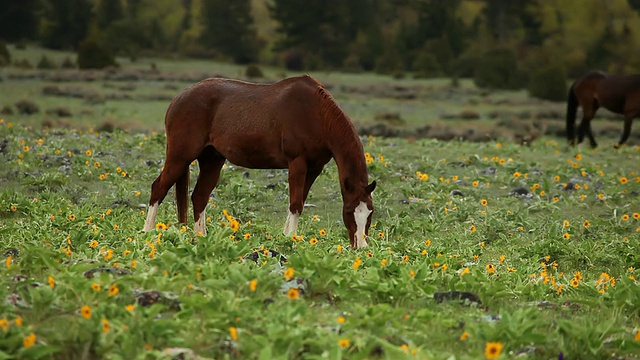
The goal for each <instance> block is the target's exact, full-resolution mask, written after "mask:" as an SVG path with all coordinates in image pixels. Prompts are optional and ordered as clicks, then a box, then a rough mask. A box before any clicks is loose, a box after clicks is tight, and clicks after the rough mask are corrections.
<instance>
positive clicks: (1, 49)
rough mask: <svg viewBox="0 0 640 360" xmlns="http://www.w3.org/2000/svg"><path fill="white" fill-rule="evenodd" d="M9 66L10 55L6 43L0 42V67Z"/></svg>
mask: <svg viewBox="0 0 640 360" xmlns="http://www.w3.org/2000/svg"><path fill="white" fill-rule="evenodd" d="M9 64H11V53H10V52H9V49H8V48H7V43H5V42H4V41H1V40H0V67H1V66H7V65H9Z"/></svg>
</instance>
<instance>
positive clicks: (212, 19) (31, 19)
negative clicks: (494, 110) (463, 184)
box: [0, 0, 640, 96]
mask: <svg viewBox="0 0 640 360" xmlns="http://www.w3.org/2000/svg"><path fill="white" fill-rule="evenodd" d="M639 12H640V0H348V1H345V0H233V1H228V0H20V1H13V0H12V1H2V2H0V39H3V40H4V41H7V42H14V43H20V42H34V41H35V42H38V43H39V44H41V45H42V46H45V47H48V48H53V49H67V50H76V51H77V50H78V49H80V48H81V47H82V46H83V44H84V45H85V46H86V45H87V44H88V45H91V46H92V47H91V48H92V49H95V47H96V46H99V47H101V48H103V49H104V50H105V51H108V52H111V53H113V54H117V55H120V56H128V57H131V58H132V59H135V58H136V57H138V56H142V55H152V54H153V55H165V54H172V55H173V54H180V55H182V56H185V57H200V58H212V59H218V60H227V61H233V62H236V63H263V64H272V65H282V66H285V67H286V68H288V69H291V70H299V71H305V70H317V69H337V70H344V71H353V72H357V71H375V72H379V73H385V74H393V75H396V76H403V75H405V74H411V75H412V76H416V77H441V76H448V77H453V78H460V77H473V78H474V80H475V82H476V84H478V85H479V86H483V87H493V88H523V87H529V88H530V89H532V88H533V89H534V91H542V92H548V90H549V89H551V88H553V87H552V86H550V87H549V89H545V86H546V85H544V84H542V89H538V90H535V88H536V86H538V87H540V86H541V85H540V84H532V81H533V80H536V79H538V80H539V79H540V77H543V78H545V77H548V78H557V77H562V78H563V79H566V78H574V77H577V76H579V75H581V74H583V73H584V72H586V71H587V70H589V69H601V70H605V71H609V72H615V73H630V72H638V71H640V56H638V55H640V21H639V20H640V19H639ZM562 96H564V91H563V93H562Z"/></svg>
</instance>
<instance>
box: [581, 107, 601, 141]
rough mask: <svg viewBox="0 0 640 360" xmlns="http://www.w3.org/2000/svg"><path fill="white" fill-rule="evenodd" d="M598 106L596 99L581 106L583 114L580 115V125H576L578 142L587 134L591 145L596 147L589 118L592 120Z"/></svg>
mask: <svg viewBox="0 0 640 360" xmlns="http://www.w3.org/2000/svg"><path fill="white" fill-rule="evenodd" d="M598 107H599V104H598V101H596V100H594V101H593V103H592V104H589V105H586V106H584V105H583V106H582V109H583V112H584V114H583V116H582V121H581V122H580V126H579V127H578V144H580V143H581V142H582V140H584V136H585V135H587V137H588V138H589V144H590V145H591V147H592V148H596V147H598V143H596V139H595V138H594V136H593V131H592V130H591V120H593V118H594V116H595V115H596V111H597V110H598Z"/></svg>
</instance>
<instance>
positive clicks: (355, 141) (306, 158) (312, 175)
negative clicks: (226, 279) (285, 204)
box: [144, 76, 376, 248]
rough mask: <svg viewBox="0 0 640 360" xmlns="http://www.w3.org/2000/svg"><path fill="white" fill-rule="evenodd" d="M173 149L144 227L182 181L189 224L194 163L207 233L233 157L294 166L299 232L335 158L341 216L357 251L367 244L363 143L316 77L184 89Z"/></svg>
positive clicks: (176, 106)
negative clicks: (216, 192)
mask: <svg viewBox="0 0 640 360" xmlns="http://www.w3.org/2000/svg"><path fill="white" fill-rule="evenodd" d="M165 129H166V133H167V150H166V159H165V164H164V168H163V170H162V172H161V173H160V176H158V178H157V179H156V180H155V181H154V182H153V185H152V187H151V198H150V200H149V213H148V215H147V220H146V222H145V225H144V230H145V231H148V230H151V229H153V228H154V224H155V220H156V215H157V212H158V205H159V204H160V203H161V202H162V200H163V199H164V198H165V196H166V195H167V192H168V191H169V189H170V188H171V187H172V186H173V185H174V184H176V199H177V206H178V220H179V221H180V222H181V223H186V222H187V207H188V204H187V193H188V190H189V164H190V163H191V162H192V161H194V160H198V165H199V167H200V174H199V175H198V181H197V183H196V186H195V189H194V190H193V193H192V194H191V200H192V202H193V213H194V221H195V226H194V230H195V231H196V233H202V234H206V226H205V218H206V217H205V207H206V206H207V202H208V199H209V195H210V194H211V192H212V191H213V189H214V188H215V186H216V185H217V184H218V179H219V177H220V170H221V169H222V165H223V164H224V162H225V161H226V160H229V161H230V162H231V163H233V164H236V165H238V166H242V167H246V168H254V169H283V168H288V169H289V215H288V217H287V221H286V223H285V226H284V234H285V235H291V234H295V233H296V231H297V227H298V219H299V218H300V214H301V213H302V209H303V206H304V202H305V200H306V199H307V195H308V194H309V189H310V188H311V185H312V184H313V182H314V181H315V180H316V178H317V177H318V175H320V173H321V172H322V169H323V167H324V165H326V164H327V163H328V162H329V161H330V160H331V159H332V158H333V159H334V160H335V162H336V165H337V166H338V177H339V180H340V187H341V190H342V199H343V208H342V218H343V220H344V223H345V226H346V228H347V231H348V234H349V240H350V242H351V246H352V247H353V248H360V247H363V246H366V245H367V242H366V234H367V232H368V230H369V226H370V224H371V214H372V213H373V202H372V199H371V192H372V191H373V190H374V189H375V187H376V182H375V181H374V182H372V183H371V184H367V182H368V180H367V178H368V174H367V166H366V161H365V158H364V150H363V148H362V143H361V141H360V138H359V137H358V134H357V133H356V130H355V128H354V126H353V124H352V123H351V120H350V119H349V117H347V115H346V114H345V113H344V112H343V111H342V109H341V108H340V107H339V106H338V104H337V103H336V102H335V101H334V99H333V97H332V96H331V94H329V92H328V91H327V90H326V89H325V88H324V87H323V86H322V85H321V84H320V83H319V82H317V81H316V80H315V79H313V78H311V77H310V76H298V77H292V78H288V79H284V80H281V81H279V82H276V83H273V84H269V85H263V84H252V83H248V82H243V81H238V80H230V79H219V78H214V79H207V80H203V81H201V82H199V83H197V84H195V85H193V86H191V87H189V88H187V89H185V90H184V91H182V92H181V93H180V94H179V95H178V96H176V97H175V98H174V99H173V100H172V101H171V104H170V105H169V108H168V109H167V114H166V116H165Z"/></svg>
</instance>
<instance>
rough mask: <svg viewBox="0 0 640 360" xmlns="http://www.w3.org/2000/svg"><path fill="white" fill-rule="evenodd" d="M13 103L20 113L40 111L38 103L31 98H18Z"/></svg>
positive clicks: (28, 113)
mask: <svg viewBox="0 0 640 360" xmlns="http://www.w3.org/2000/svg"><path fill="white" fill-rule="evenodd" d="M15 105H16V109H18V113H20V114H26V115H31V114H35V113H37V112H39V111H40V108H39V107H38V105H36V103H34V102H33V101H31V100H20V101H18V102H17V103H16V104H15Z"/></svg>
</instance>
